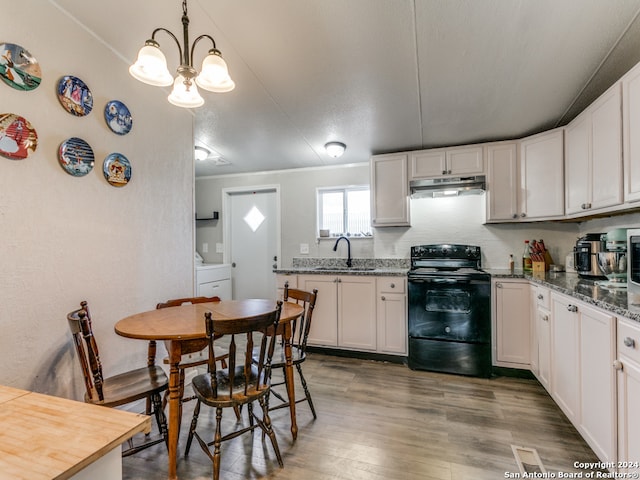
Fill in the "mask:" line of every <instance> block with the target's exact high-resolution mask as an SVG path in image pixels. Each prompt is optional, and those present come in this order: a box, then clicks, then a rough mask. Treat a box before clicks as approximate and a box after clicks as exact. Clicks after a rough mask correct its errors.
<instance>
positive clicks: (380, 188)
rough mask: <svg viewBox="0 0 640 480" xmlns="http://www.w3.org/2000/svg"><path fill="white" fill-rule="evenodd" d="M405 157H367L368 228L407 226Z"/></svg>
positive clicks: (400, 155) (407, 199) (407, 204)
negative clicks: (370, 226) (369, 203)
mask: <svg viewBox="0 0 640 480" xmlns="http://www.w3.org/2000/svg"><path fill="white" fill-rule="evenodd" d="M407 157H408V155H407V154H406V153H398V154H389V155H374V156H373V157H371V163H370V173H371V224H372V225H373V226H374V227H392V226H393V227H395V226H409V225H410V224H411V222H410V217H409V182H408V180H407Z"/></svg>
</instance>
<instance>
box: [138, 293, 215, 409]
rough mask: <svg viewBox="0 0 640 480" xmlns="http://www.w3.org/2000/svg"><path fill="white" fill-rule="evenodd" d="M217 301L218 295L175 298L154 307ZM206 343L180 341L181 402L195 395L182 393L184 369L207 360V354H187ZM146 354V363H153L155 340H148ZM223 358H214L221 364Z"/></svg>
mask: <svg viewBox="0 0 640 480" xmlns="http://www.w3.org/2000/svg"><path fill="white" fill-rule="evenodd" d="M219 301H220V298H219V297H187V298H176V299H173V300H167V301H166V302H163V303H158V304H157V305H156V308H157V309H159V308H168V307H179V306H180V305H185V304H195V303H209V302H219ZM207 345H208V342H207V339H206V338H201V339H195V340H191V341H189V342H182V360H181V362H180V364H179V365H178V369H179V370H180V398H181V402H182V403H185V402H189V401H191V400H195V398H196V397H195V395H191V396H188V397H185V394H184V380H185V371H186V370H187V369H188V368H194V367H198V366H200V365H206V364H207V363H208V361H209V360H208V357H207V356H202V357H199V358H197V359H193V360H192V359H191V358H190V357H189V356H190V355H192V354H194V353H198V352H201V351H203V350H205V349H206V348H207ZM147 356H148V364H149V365H153V364H154V363H155V358H156V342H155V340H151V341H150V342H149V349H148V355H147ZM225 359H226V356H225V355H222V356H219V357H216V360H220V361H222V362H223V366H224V365H225V363H224V362H225ZM163 362H164V363H165V364H167V365H168V364H169V358H168V357H165V358H164V360H163ZM166 401H167V395H166V394H165V398H164V399H163V405H165V404H166Z"/></svg>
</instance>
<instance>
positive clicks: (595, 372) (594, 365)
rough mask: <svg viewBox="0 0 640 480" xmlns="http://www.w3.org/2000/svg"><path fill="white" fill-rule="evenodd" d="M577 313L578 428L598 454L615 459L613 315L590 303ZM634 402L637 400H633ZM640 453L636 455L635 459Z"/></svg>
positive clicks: (614, 337)
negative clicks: (578, 315)
mask: <svg viewBox="0 0 640 480" xmlns="http://www.w3.org/2000/svg"><path fill="white" fill-rule="evenodd" d="M579 313H580V422H579V423H578V431H579V432H580V433H581V434H582V436H583V437H584V438H585V440H586V441H587V443H588V444H589V445H590V446H591V448H592V449H593V451H594V452H595V453H596V455H598V457H599V458H600V459H601V460H603V461H605V462H615V460H616V450H617V449H616V443H617V442H616V375H615V370H614V369H613V362H614V360H615V358H616V346H615V341H616V336H615V328H616V319H615V318H614V317H612V316H611V315H608V314H605V313H604V312H600V311H598V310H595V309H593V308H591V307H589V306H586V305H582V306H579ZM636 405H637V404H636ZM638 458H640V457H637V456H636V457H635V459H636V460H637V459H638Z"/></svg>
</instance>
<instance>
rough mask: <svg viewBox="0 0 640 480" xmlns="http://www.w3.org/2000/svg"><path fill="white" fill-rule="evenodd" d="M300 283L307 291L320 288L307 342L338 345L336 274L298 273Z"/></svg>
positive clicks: (325, 345) (302, 288)
mask: <svg viewBox="0 0 640 480" xmlns="http://www.w3.org/2000/svg"><path fill="white" fill-rule="evenodd" d="M298 285H299V287H298V288H300V289H301V290H305V291H307V292H311V291H313V289H314V288H315V289H317V290H318V297H317V299H316V305H315V307H314V309H313V320H312V322H311V330H310V331H309V337H308V339H307V343H308V344H309V345H316V346H324V347H337V346H338V320H337V315H338V311H337V308H338V307H337V305H338V288H337V278H336V276H335V275H298Z"/></svg>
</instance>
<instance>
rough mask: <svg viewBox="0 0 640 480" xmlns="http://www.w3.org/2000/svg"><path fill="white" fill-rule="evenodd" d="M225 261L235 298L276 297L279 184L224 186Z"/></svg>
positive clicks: (278, 251) (278, 243)
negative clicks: (229, 269)
mask: <svg viewBox="0 0 640 480" xmlns="http://www.w3.org/2000/svg"><path fill="white" fill-rule="evenodd" d="M222 210H223V215H224V217H223V222H224V262H225V263H230V264H231V282H232V288H233V298H234V299H242V298H272V299H274V300H275V298H276V276H275V274H274V273H273V269H274V268H277V266H278V259H279V258H280V189H279V186H277V185H276V186H274V185H267V186H260V187H239V188H226V189H223V190H222Z"/></svg>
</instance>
